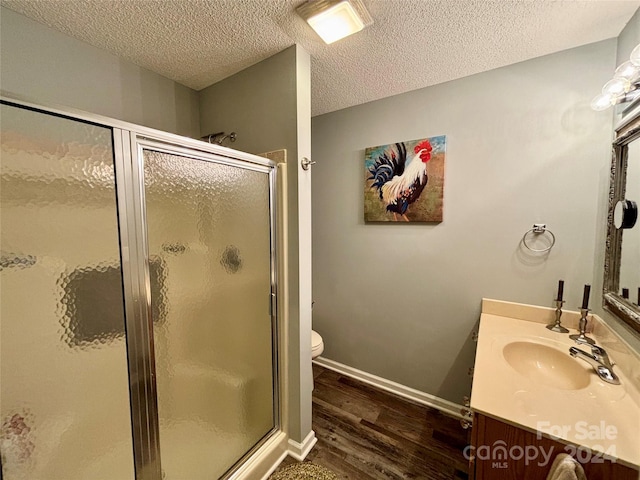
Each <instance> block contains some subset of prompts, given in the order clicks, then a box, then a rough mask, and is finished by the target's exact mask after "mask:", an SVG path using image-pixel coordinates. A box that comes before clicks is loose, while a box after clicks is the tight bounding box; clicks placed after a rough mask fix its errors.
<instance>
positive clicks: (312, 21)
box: [296, 0, 373, 44]
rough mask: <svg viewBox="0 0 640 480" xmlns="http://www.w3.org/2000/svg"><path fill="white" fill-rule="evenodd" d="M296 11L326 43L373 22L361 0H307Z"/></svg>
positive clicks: (350, 33)
mask: <svg viewBox="0 0 640 480" xmlns="http://www.w3.org/2000/svg"><path fill="white" fill-rule="evenodd" d="M296 11H297V12H298V15H300V16H301V17H302V18H303V19H304V20H305V21H306V22H307V23H308V24H309V25H310V26H311V28H313V29H314V30H315V32H316V33H317V34H318V35H319V36H320V38H322V40H324V42H325V43H326V44H331V43H333V42H336V41H338V40H340V39H342V38H345V37H348V36H349V35H352V34H354V33H357V32H359V31H360V30H362V29H363V28H365V27H368V26H369V25H371V24H372V23H373V19H372V18H371V15H369V12H367V9H366V8H365V7H364V5H363V3H362V1H361V0H307V2H305V3H303V4H302V5H300V6H299V7H298V8H296Z"/></svg>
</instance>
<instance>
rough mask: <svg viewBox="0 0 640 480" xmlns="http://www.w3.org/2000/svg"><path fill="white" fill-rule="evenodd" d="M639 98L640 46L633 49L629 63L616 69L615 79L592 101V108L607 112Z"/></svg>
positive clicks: (606, 84)
mask: <svg viewBox="0 0 640 480" xmlns="http://www.w3.org/2000/svg"><path fill="white" fill-rule="evenodd" d="M637 98H640V45H637V46H636V48H634V49H633V51H632V52H631V56H630V58H629V60H628V61H626V62H624V63H623V64H622V65H620V66H619V67H618V68H616V71H615V72H614V74H613V78H612V79H611V80H609V81H608V82H607V83H605V85H604V87H602V93H600V94H599V95H597V96H596V97H595V98H594V99H593V100H592V101H591V108H592V109H594V110H597V111H601V110H606V109H607V108H609V107H611V106H612V105H617V104H618V103H627V102H632V101H634V100H635V99H637Z"/></svg>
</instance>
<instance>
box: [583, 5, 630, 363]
mask: <svg viewBox="0 0 640 480" xmlns="http://www.w3.org/2000/svg"><path fill="white" fill-rule="evenodd" d="M638 44H640V9H638V10H637V11H636V13H635V15H634V16H633V17H632V18H631V20H629V23H627V25H626V26H625V28H624V29H623V30H622V32H621V33H620V35H619V36H618V39H617V52H616V64H615V66H616V67H617V66H619V65H621V64H622V63H624V62H626V61H627V60H629V55H630V54H631V51H632V50H633V49H634V48H635V47H636V45H638ZM612 76H613V71H611V72H610V73H609V77H612ZM627 106H628V105H627V104H622V105H618V106H617V108H616V112H617V115H616V116H615V117H614V121H613V123H614V128H615V125H616V124H617V123H618V122H619V121H620V120H621V115H620V113H621V112H622V111H623V110H625V108H627ZM598 198H599V200H598V222H597V226H598V230H597V234H596V257H595V261H594V285H595V292H597V293H598V295H599V296H598V297H597V303H595V305H594V309H595V312H596V313H597V314H598V315H600V316H601V317H602V318H604V319H605V320H606V321H607V323H608V324H609V325H610V326H611V327H612V328H613V329H614V330H615V331H616V332H617V333H618V334H620V335H621V336H622V337H623V338H625V339H626V340H627V343H629V345H630V346H631V347H632V348H634V349H635V350H636V351H637V352H640V335H638V334H637V333H636V332H635V331H633V330H632V329H631V328H630V327H629V326H628V325H627V324H626V323H624V322H623V321H621V320H619V319H618V318H617V317H614V316H613V315H610V314H609V313H608V312H606V311H605V310H604V309H603V308H602V296H601V295H600V292H602V284H603V280H604V277H603V276H604V256H605V240H606V235H607V229H606V225H607V214H608V212H607V205H608V202H609V164H607V166H606V168H602V170H601V171H600V182H599V189H598Z"/></svg>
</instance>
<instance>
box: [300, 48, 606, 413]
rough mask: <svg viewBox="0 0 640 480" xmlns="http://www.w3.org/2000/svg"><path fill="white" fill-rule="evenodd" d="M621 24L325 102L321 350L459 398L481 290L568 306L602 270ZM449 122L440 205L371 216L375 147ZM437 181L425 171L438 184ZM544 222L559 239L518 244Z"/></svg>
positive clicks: (317, 270) (317, 247)
mask: <svg viewBox="0 0 640 480" xmlns="http://www.w3.org/2000/svg"><path fill="white" fill-rule="evenodd" d="M615 50H616V42H615V40H607V41H604V42H600V43H596V44H592V45H587V46H584V47H581V48H576V49H573V50H568V51H564V52H560V53H557V54H554V55H549V56H545V57H541V58H537V59H534V60H530V61H527V62H523V63H519V64H515V65H511V66H507V67H504V68H500V69H497V70H493V71H490V72H485V73H481V74H478V75H474V76H471V77H467V78H463V79H460V80H455V81H452V82H448V83H444V84H441V85H436V86H433V87H429V88H425V89H421V90H417V91H413V92H409V93H406V94H403V95H398V96H394V97H390V98H386V99H383V100H379V101H375V102H371V103H368V104H365V105H361V106H357V107H352V108H348V109H345V110H341V111H338V112H334V113H330V114H326V115H322V116H319V117H315V118H314V119H313V122H312V135H313V136H312V139H313V159H314V160H315V161H317V162H318V164H317V165H316V166H315V170H314V177H313V222H314V224H313V227H314V230H313V252H314V256H313V284H314V289H313V295H314V300H315V302H316V303H315V307H314V311H313V325H314V330H317V331H318V332H319V333H320V334H321V335H322V336H323V338H324V341H325V353H324V356H325V357H327V358H329V359H332V360H335V361H338V362H341V363H344V364H347V365H349V366H351V367H355V368H357V369H360V370H364V371H366V372H369V373H372V374H374V375H378V376H381V377H383V378H386V379H390V380H393V381H395V382H398V383H401V384H403V385H406V386H409V387H412V388H415V389H418V390H421V391H424V392H427V393H430V394H433V395H437V396H439V397H442V398H445V399H448V400H451V401H454V402H461V400H462V396H463V395H465V394H467V393H468V391H469V380H468V378H469V377H468V376H467V369H468V367H469V366H471V365H472V364H473V360H474V347H475V344H474V343H473V342H472V341H471V340H470V335H471V332H472V331H473V330H474V328H475V325H476V322H477V321H478V318H479V313H480V301H481V298H482V297H489V298H496V299H502V300H508V301H514V302H523V303H529V304H536V305H545V306H552V300H553V298H554V295H555V293H556V288H557V282H558V279H564V280H565V282H566V283H565V299H566V300H567V305H566V307H567V308H569V309H575V308H576V307H578V306H579V302H580V299H581V293H582V288H583V285H584V284H586V283H592V281H593V276H594V273H593V261H594V255H595V233H596V229H597V222H598V218H597V215H596V214H597V210H598V201H599V199H598V195H597V193H598V190H599V186H600V175H601V172H602V171H603V170H606V169H608V163H609V144H610V139H611V133H612V130H611V113H608V114H607V113H605V114H604V115H603V114H601V113H597V112H594V111H592V110H591V109H590V108H589V102H590V101H591V98H592V97H593V96H594V95H595V93H594V92H598V91H599V90H600V88H601V87H602V85H603V83H604V82H605V81H606V80H607V79H608V78H610V77H611V72H612V71H613V67H614V61H615ZM434 135H447V157H446V166H445V172H446V173H445V187H444V221H443V222H442V223H440V224H429V225H420V224H408V225H407V224H400V225H395V224H368V225H365V224H364V221H363V188H364V180H363V179H364V149H365V148H366V147H368V146H374V145H381V144H386V143H393V142H396V141H402V140H411V139H416V138H423V137H428V136H434ZM427 188H428V187H427ZM533 223H546V224H547V225H548V227H549V228H550V229H551V230H552V231H553V232H554V233H555V235H556V237H557V243H556V246H555V247H554V248H553V250H552V251H551V252H550V254H549V255H547V256H544V255H537V256H536V255H531V254H529V253H528V252H527V251H525V250H523V249H522V247H521V244H520V239H521V238H522V235H523V234H524V233H525V232H526V231H527V230H528V229H530V228H531V227H532V225H533Z"/></svg>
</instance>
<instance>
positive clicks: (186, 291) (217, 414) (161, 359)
mask: <svg viewBox="0 0 640 480" xmlns="http://www.w3.org/2000/svg"><path fill="white" fill-rule="evenodd" d="M142 158H143V165H144V170H143V171H144V197H145V206H146V220H147V242H148V255H149V261H150V264H153V263H155V264H156V265H158V266H159V270H160V271H161V272H162V288H161V289H160V290H159V291H158V292H156V293H155V294H154V292H153V291H152V293H151V307H152V308H151V310H152V311H153V312H156V313H155V315H160V318H154V327H153V328H154V330H153V339H154V347H155V359H156V382H157V392H158V416H159V425H160V427H159V432H160V454H161V455H160V456H161V462H162V469H163V474H164V475H165V477H166V479H167V480H182V479H186V478H188V479H190V480H198V479H208V480H209V479H214V478H218V477H220V476H223V475H224V474H225V472H227V471H228V470H229V469H231V468H232V467H233V466H234V464H236V463H237V462H238V461H239V460H240V459H241V458H242V457H243V456H244V455H245V454H246V453H247V452H248V451H250V450H251V449H252V448H253V447H254V446H255V445H256V444H258V443H259V442H260V440H261V439H263V438H264V437H265V436H266V435H267V434H268V433H269V432H271V431H272V430H273V429H274V427H275V424H276V418H275V401H274V376H275V375H274V347H273V345H274V343H273V339H274V330H273V329H274V323H273V318H272V315H271V293H272V285H273V280H272V254H271V253H272V245H271V213H270V198H271V197H270V195H271V193H270V185H271V179H270V172H269V168H268V167H260V166H256V165H253V166H243V164H242V162H234V161H230V160H225V159H223V158H218V157H215V156H213V155H208V156H206V155H203V156H202V157H196V156H192V155H189V154H177V153H173V152H172V151H170V150H166V151H162V150H155V149H151V148H143V149H142Z"/></svg>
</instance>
